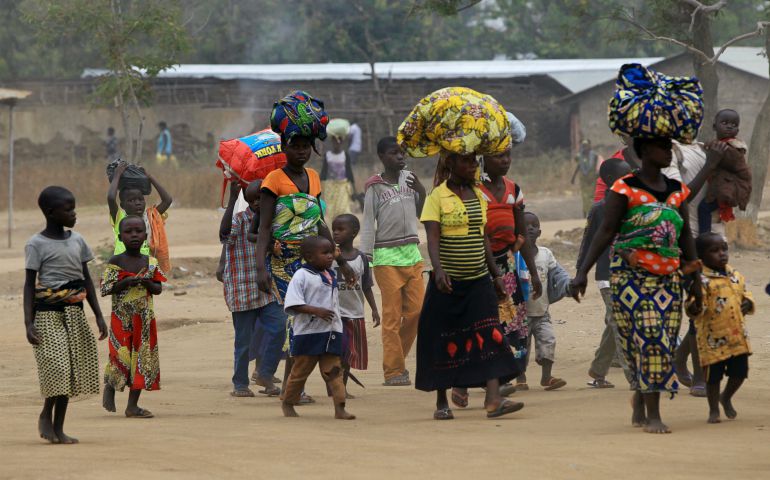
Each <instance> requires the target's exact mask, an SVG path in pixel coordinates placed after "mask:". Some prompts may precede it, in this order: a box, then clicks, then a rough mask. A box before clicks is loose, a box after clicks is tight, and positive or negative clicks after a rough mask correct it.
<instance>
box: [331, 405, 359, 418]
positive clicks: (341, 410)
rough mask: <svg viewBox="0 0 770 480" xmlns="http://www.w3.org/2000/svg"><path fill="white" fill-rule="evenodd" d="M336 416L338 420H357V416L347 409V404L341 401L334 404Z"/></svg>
mask: <svg viewBox="0 0 770 480" xmlns="http://www.w3.org/2000/svg"><path fill="white" fill-rule="evenodd" d="M334 418H336V419H337V420H355V419H356V416H355V415H353V414H352V413H348V412H347V411H346V410H345V404H344V403H340V404H337V405H335V406H334Z"/></svg>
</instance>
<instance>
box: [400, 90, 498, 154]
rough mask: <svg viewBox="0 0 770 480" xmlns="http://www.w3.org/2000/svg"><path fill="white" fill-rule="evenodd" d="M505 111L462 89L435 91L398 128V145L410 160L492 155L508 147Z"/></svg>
mask: <svg viewBox="0 0 770 480" xmlns="http://www.w3.org/2000/svg"><path fill="white" fill-rule="evenodd" d="M505 113H506V112H505V109H504V108H503V107H502V106H501V105H500V104H499V103H497V101H496V100H495V99H494V98H492V97H491V96H489V95H485V94H483V93H479V92H476V91H475V90H471V89H470V88H465V87H447V88H442V89H441V90H437V91H435V92H433V93H431V94H430V95H428V96H427V97H425V98H423V99H422V100H420V102H419V103H418V104H417V105H416V106H415V107H414V108H413V109H412V111H411V113H409V115H408V116H407V117H406V119H404V121H403V123H402V124H401V126H400V127H399V128H398V135H397V137H396V138H397V141H398V144H399V145H400V146H401V147H402V148H403V149H404V150H405V151H406V152H407V154H409V156H411V157H415V158H422V157H430V156H433V155H436V154H438V153H439V152H441V151H442V150H443V151H445V152H452V153H457V154H460V155H468V154H474V153H475V154H477V155H484V154H489V155H496V154H500V153H503V152H505V151H506V150H507V149H508V148H510V146H511V135H510V123H509V122H508V118H507V117H506V115H505Z"/></svg>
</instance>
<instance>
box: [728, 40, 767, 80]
mask: <svg viewBox="0 0 770 480" xmlns="http://www.w3.org/2000/svg"><path fill="white" fill-rule="evenodd" d="M719 61H720V62H721V63H724V64H726V65H730V66H731V67H733V68H737V69H738V70H743V71H745V72H749V73H751V74H753V75H756V76H758V77H762V78H767V79H770V72H768V63H767V58H766V57H765V55H764V49H763V48H759V47H730V48H728V49H727V50H725V52H724V53H723V54H722V56H720V57H719Z"/></svg>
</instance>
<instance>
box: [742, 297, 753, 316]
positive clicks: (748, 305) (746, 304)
mask: <svg viewBox="0 0 770 480" xmlns="http://www.w3.org/2000/svg"><path fill="white" fill-rule="evenodd" d="M753 309H754V303H753V302H752V301H751V300H749V299H748V298H744V299H743V301H742V302H741V313H742V314H744V315H748V313H749V312H750V311H752V310H753Z"/></svg>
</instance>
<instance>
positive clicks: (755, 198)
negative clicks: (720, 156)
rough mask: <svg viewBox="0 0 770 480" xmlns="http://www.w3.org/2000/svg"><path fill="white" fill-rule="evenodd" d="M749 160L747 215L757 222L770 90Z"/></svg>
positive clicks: (769, 134) (769, 142)
mask: <svg viewBox="0 0 770 480" xmlns="http://www.w3.org/2000/svg"><path fill="white" fill-rule="evenodd" d="M765 50H766V51H768V50H770V29H768V30H765ZM768 60H770V59H768ZM768 70H769V71H770V64H768ZM748 160H749V168H750V169H751V201H750V202H749V206H748V208H746V213H745V216H746V217H748V218H750V219H751V221H752V223H753V224H756V223H757V216H758V215H759V207H760V205H761V203H762V192H763V190H764V188H765V180H766V179H767V164H768V161H770V92H768V95H767V96H766V97H765V102H764V103H763V104H762V109H761V110H760V111H759V115H757V119H756V121H755V123H754V131H753V132H752V134H751V141H750V143H749V159H748Z"/></svg>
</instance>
